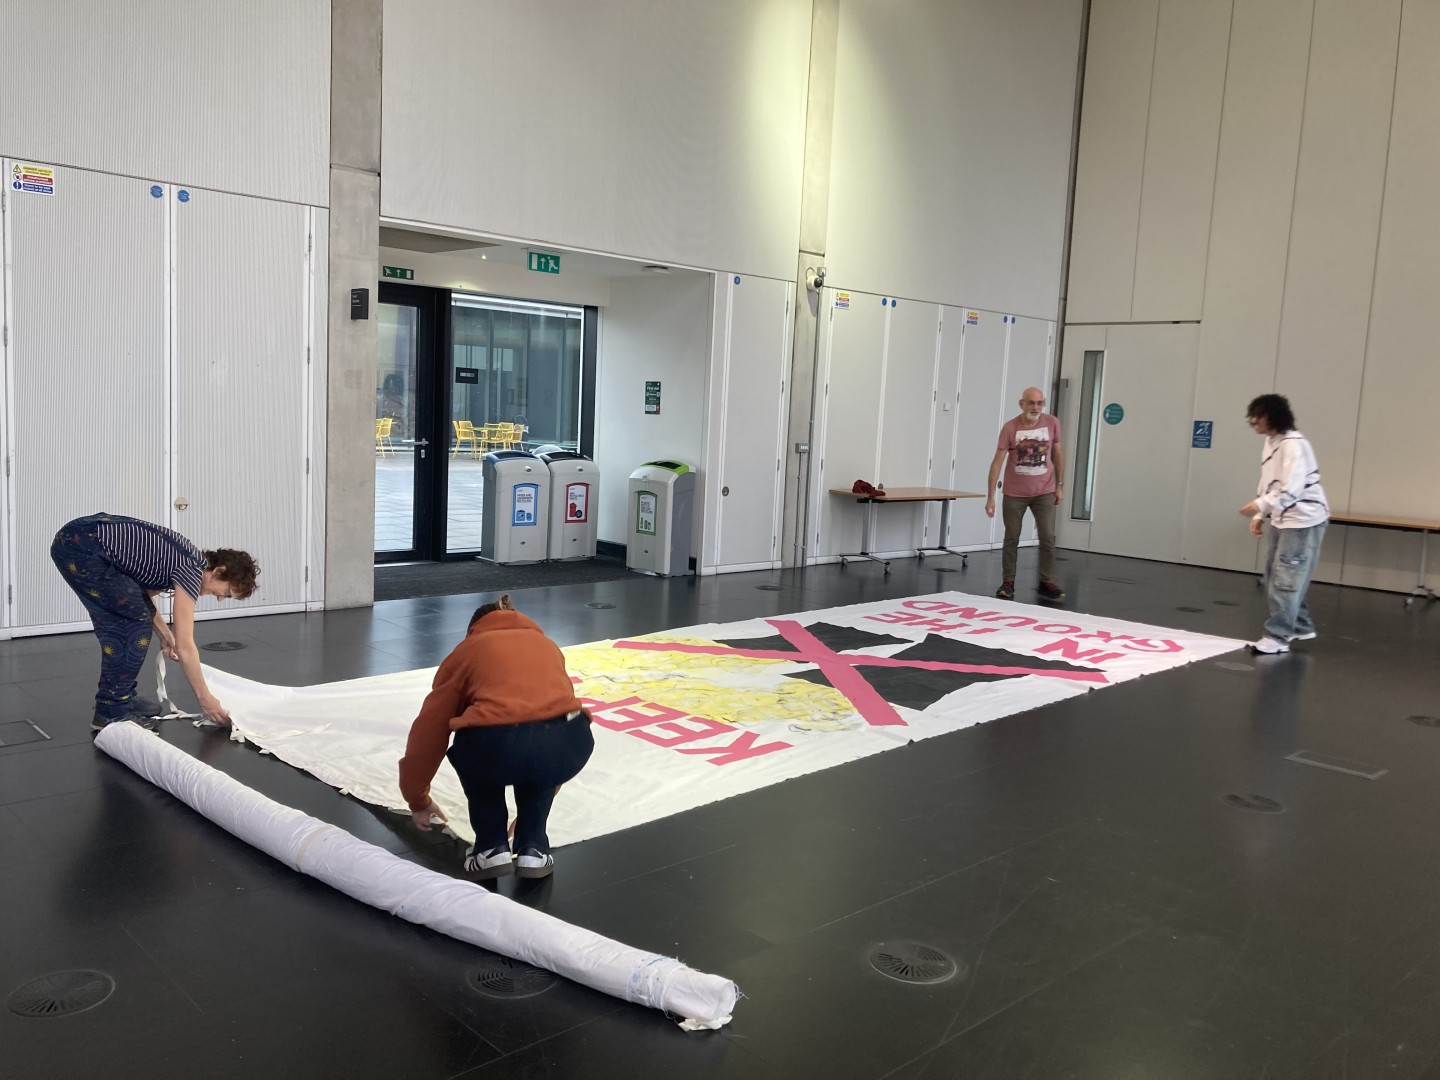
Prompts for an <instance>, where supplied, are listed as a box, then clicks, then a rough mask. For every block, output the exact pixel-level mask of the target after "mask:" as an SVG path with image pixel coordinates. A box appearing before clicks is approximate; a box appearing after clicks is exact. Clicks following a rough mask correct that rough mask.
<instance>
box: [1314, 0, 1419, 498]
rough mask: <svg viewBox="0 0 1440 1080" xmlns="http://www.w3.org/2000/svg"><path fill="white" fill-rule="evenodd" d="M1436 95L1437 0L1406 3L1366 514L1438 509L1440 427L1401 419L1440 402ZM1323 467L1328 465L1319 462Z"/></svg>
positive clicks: (1379, 279)
mask: <svg viewBox="0 0 1440 1080" xmlns="http://www.w3.org/2000/svg"><path fill="white" fill-rule="evenodd" d="M1436 102H1440V4H1437V3H1433V2H1431V3H1407V4H1406V5H1405V9H1404V19H1403V22H1402V24H1401V39H1400V55H1399V62H1398V65H1397V70H1396V74H1395V110H1394V116H1393V119H1392V121H1391V126H1390V163H1389V168H1388V170H1387V171H1386V174H1385V203H1384V211H1383V214H1382V217H1381V226H1380V249H1379V253H1378V256H1377V260H1376V265H1375V293H1374V298H1373V301H1372V305H1371V317H1370V340H1369V344H1368V346H1367V348H1366V353H1365V378H1364V384H1363V389H1362V396H1361V402H1360V420H1359V430H1358V432H1357V434H1356V440H1355V467H1354V468H1355V471H1354V478H1353V481H1352V484H1351V488H1350V499H1349V503H1350V509H1351V510H1354V511H1356V512H1360V513H1366V512H1368V513H1381V514H1416V515H1420V516H1426V517H1435V516H1436V515H1437V514H1440V471H1437V470H1436V469H1435V467H1434V462H1435V461H1437V460H1440V431H1437V429H1436V427H1435V425H1434V424H1432V423H1428V422H1421V423H1409V422H1405V421H1406V420H1408V419H1409V418H1410V417H1419V416H1421V415H1422V414H1423V413H1425V412H1427V411H1429V410H1430V409H1431V407H1432V406H1433V403H1434V402H1435V401H1436V400H1440V364H1437V363H1436V362H1435V318H1434V312H1435V304H1436V298H1437V297H1440V199H1437V198H1436V177H1440V123H1437V121H1436ZM1402 422H1403V423H1404V427H1403V432H1404V434H1403V437H1402V435H1401V431H1402V428H1401V426H1400V425H1401V423H1402ZM1402 443H1403V452H1401V451H1402ZM1320 466H1321V468H1322V469H1323V468H1325V467H1326V466H1325V462H1324V461H1323V460H1322V461H1321V463H1320Z"/></svg>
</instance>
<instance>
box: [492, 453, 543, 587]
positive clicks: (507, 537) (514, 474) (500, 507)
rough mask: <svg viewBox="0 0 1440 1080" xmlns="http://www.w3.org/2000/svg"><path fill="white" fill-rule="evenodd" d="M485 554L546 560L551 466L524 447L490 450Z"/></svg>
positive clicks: (505, 558)
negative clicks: (526, 450)
mask: <svg viewBox="0 0 1440 1080" xmlns="http://www.w3.org/2000/svg"><path fill="white" fill-rule="evenodd" d="M481 475H482V476H483V478H484V483H485V496H484V501H483V502H482V504H481V506H482V510H483V515H482V517H481V519H480V557H481V558H482V559H487V560H489V561H490V562H495V563H529V562H544V561H545V553H546V550H547V549H548V547H549V542H550V537H549V535H548V526H547V524H546V519H547V517H548V514H549V508H550V470H549V468H548V467H546V465H545V463H544V462H543V461H541V460H540V459H539V458H537V457H536V456H535V455H534V454H529V453H526V452H525V451H524V450H492V451H491V452H490V453H488V454H486V455H485V465H484V470H483V472H482V474H481Z"/></svg>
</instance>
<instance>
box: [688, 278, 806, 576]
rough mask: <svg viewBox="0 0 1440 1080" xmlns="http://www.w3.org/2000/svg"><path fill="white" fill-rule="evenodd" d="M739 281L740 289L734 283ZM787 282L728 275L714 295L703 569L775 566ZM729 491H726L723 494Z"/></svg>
mask: <svg viewBox="0 0 1440 1080" xmlns="http://www.w3.org/2000/svg"><path fill="white" fill-rule="evenodd" d="M737 278H738V279H739V280H738V281H737V280H736V279H737ZM794 291H795V286H794V284H793V283H792V282H788V281H775V280H773V279H768V278H758V277H745V276H743V275H740V274H729V275H726V276H725V277H724V278H723V279H722V281H721V284H720V287H719V288H718V289H717V292H716V298H717V307H716V314H715V336H716V339H717V345H718V346H719V347H718V349H717V351H715V352H713V353H712V354H711V378H710V385H711V388H712V389H711V409H710V416H711V422H710V432H711V442H712V444H714V450H713V452H712V455H711V458H710V460H711V461H712V463H713V464H712V467H711V468H710V469H709V470H708V471H709V472H710V475H711V478H712V480H711V483H709V484H707V485H706V491H707V495H708V505H709V510H708V512H707V515H706V517H707V521H706V535H707V537H708V538H711V539H710V540H708V541H707V543H706V545H705V547H706V555H707V558H706V559H705V565H706V566H709V567H717V568H720V569H725V568H727V567H731V568H738V567H745V568H749V569H753V568H756V567H757V566H759V565H761V564H763V565H767V566H769V565H777V564H778V560H779V559H780V550H779V545H780V532H781V522H780V509H781V498H782V496H783V492H784V486H785V483H784V476H783V475H782V474H781V470H780V463H781V461H782V460H783V457H784V443H783V441H784V437H785V433H784V431H783V420H784V418H785V416H786V415H787V399H786V396H785V386H786V373H787V372H788V371H789V367H790V349H789V345H790V328H791V325H792V323H791V319H790V301H791V298H792V297H793V295H794ZM727 489H728V490H727Z"/></svg>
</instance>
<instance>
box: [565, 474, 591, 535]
mask: <svg viewBox="0 0 1440 1080" xmlns="http://www.w3.org/2000/svg"><path fill="white" fill-rule="evenodd" d="M589 520H590V485H589V484H566V485H565V523H566V524H567V525H569V524H574V523H583V522H586V521H589Z"/></svg>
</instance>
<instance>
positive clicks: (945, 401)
mask: <svg viewBox="0 0 1440 1080" xmlns="http://www.w3.org/2000/svg"><path fill="white" fill-rule="evenodd" d="M939 322H940V332H939V334H938V335H937V340H936V344H935V399H934V401H932V402H931V405H930V476H929V479H928V480H927V481H926V483H927V485H928V486H929V487H938V488H950V489H951V490H954V489H955V488H956V484H955V439H956V436H957V435H958V434H959V430H960V427H959V420H960V411H959V408H958V406H959V403H960V361H961V354H962V352H963V351H964V347H965V312H964V311H963V310H960V309H957V308H945V307H942V308H941V309H940V315H939ZM963 490H974V491H978V490H979V489H978V488H971V489H963ZM951 513H952V515H953V513H954V507H952V508H951ZM925 542H926V544H928V545H932V546H934V545H939V546H942V547H943V546H945V545H947V544H948V543H949V540H948V539H947V538H946V537H944V536H942V535H941V533H940V507H938V506H926V507H925Z"/></svg>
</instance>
